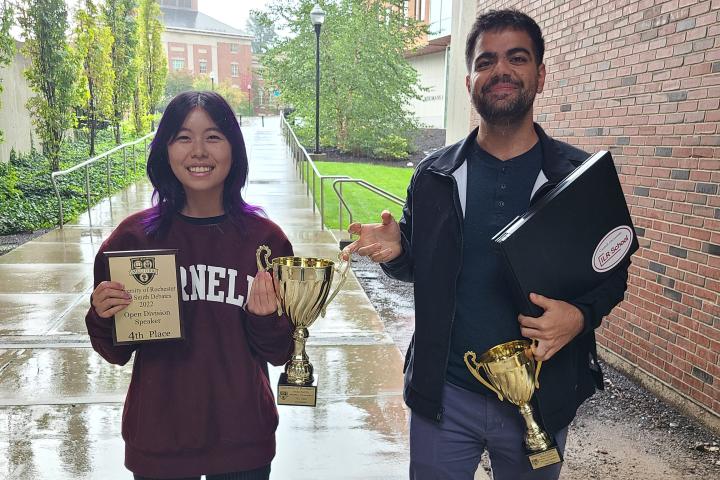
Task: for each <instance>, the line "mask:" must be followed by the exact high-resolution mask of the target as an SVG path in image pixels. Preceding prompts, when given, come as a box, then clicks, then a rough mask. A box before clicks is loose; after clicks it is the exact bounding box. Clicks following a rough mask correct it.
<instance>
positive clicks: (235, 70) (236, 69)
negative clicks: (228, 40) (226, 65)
mask: <svg viewBox="0 0 720 480" xmlns="http://www.w3.org/2000/svg"><path fill="white" fill-rule="evenodd" d="M230 75H232V76H233V77H239V76H240V65H238V64H237V63H234V62H233V63H231V64H230Z"/></svg>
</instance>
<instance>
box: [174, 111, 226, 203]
mask: <svg viewBox="0 0 720 480" xmlns="http://www.w3.org/2000/svg"><path fill="white" fill-rule="evenodd" d="M168 159H169V162H170V168H171V169H172V171H173V173H174V174H175V177H177V179H178V180H179V181H180V183H181V184H182V185H183V187H184V188H185V194H186V196H187V198H188V200H190V199H191V197H193V196H198V195H199V196H200V198H205V197H207V198H215V197H216V196H218V195H219V196H218V197H217V198H219V199H220V201H221V202H222V193H223V186H224V183H225V178H227V176H228V173H229V172H230V167H231V165H232V147H231V145H230V142H229V141H228V139H227V138H225V135H223V133H222V132H221V131H220V129H219V128H218V126H217V125H216V124H215V122H213V120H212V119H211V118H210V116H209V115H208V114H207V112H206V111H205V110H203V109H202V108H200V107H196V108H194V109H193V110H192V111H191V112H190V113H189V114H188V116H187V117H186V118H185V122H183V124H182V127H181V128H180V130H178V132H177V134H176V135H175V138H173V139H172V140H171V141H170V143H169V144H168Z"/></svg>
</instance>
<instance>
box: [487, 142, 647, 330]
mask: <svg viewBox="0 0 720 480" xmlns="http://www.w3.org/2000/svg"><path fill="white" fill-rule="evenodd" d="M493 241H494V242H495V243H496V245H497V246H498V247H499V249H500V252H501V254H502V256H503V257H504V261H505V265H506V267H507V269H506V270H507V274H508V281H509V283H510V288H511V289H512V290H513V295H514V297H515V302H516V305H517V307H518V309H519V311H520V312H521V313H522V314H524V315H529V316H533V317H539V316H541V315H542V313H543V311H542V309H541V308H540V307H538V306H537V305H535V304H534V303H532V302H531V301H530V299H529V295H530V293H531V292H534V293H539V294H540V295H543V296H546V297H548V298H554V299H557V300H564V301H572V300H574V299H576V298H578V297H580V296H582V295H583V294H585V293H587V292H589V291H590V290H592V289H593V288H595V287H597V286H599V285H600V284H601V283H602V282H603V281H604V280H605V279H606V278H607V277H608V276H609V275H611V274H612V273H613V271H614V270H615V269H616V268H618V266H619V264H620V263H621V262H622V261H623V260H624V259H626V258H628V257H629V256H630V255H632V254H633V253H634V252H635V251H636V250H637V249H638V240H637V235H636V234H635V228H634V226H633V223H632V219H631V218H630V212H629V211H628V207H627V203H626V202H625V196H624V195H623V191H622V188H621V186H620V180H619V179H618V176H617V171H616V170H615V165H614V163H613V160H612V156H611V155H610V152H606V151H601V152H598V153H596V154H594V155H592V156H591V157H590V158H588V159H587V160H585V161H584V162H583V163H582V164H581V165H579V166H578V167H577V168H576V169H575V170H574V171H573V172H572V173H570V175H568V176H567V177H566V178H565V179H563V180H562V181H561V182H560V183H558V184H557V185H556V186H555V187H554V188H552V189H551V190H549V191H548V192H547V193H546V194H545V195H543V196H542V197H540V198H539V199H538V200H537V201H535V202H534V203H533V204H532V205H531V206H530V208H529V209H528V211H527V212H525V213H524V214H523V215H522V216H520V217H517V218H515V219H514V220H513V221H512V222H510V223H509V224H508V225H506V226H505V228H503V229H502V230H500V231H499V232H498V233H497V234H496V235H495V236H494V237H493Z"/></svg>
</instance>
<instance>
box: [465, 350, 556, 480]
mask: <svg viewBox="0 0 720 480" xmlns="http://www.w3.org/2000/svg"><path fill="white" fill-rule="evenodd" d="M464 360H465V365H466V366H467V367H468V369H469V370H470V373H471V374H472V375H473V376H474V377H475V378H476V379H477V380H478V381H479V382H480V383H482V384H483V385H485V386H486V387H487V388H489V389H490V390H492V391H493V392H495V394H496V395H497V396H498V399H499V400H500V401H502V400H503V399H507V400H508V401H509V402H511V403H513V404H515V405H517V406H518V407H519V409H520V414H521V415H522V416H523V419H524V420H525V425H526V426H527V431H526V432H525V439H524V441H525V448H526V451H527V456H528V459H529V460H530V464H531V465H532V468H533V469H537V468H541V467H544V466H547V465H553V464H555V463H559V462H561V461H562V455H561V454H560V451H559V450H558V449H557V447H556V445H555V444H554V442H553V440H552V438H551V437H550V435H548V434H547V432H545V431H544V430H542V429H541V428H540V426H539V425H538V424H537V422H536V421H535V418H534V417H533V409H532V405H531V404H530V399H531V398H532V396H533V394H534V393H535V389H536V388H540V383H539V375H540V367H541V366H542V362H536V361H535V357H534V356H533V352H532V342H530V341H529V340H513V341H511V342H507V343H503V344H500V345H496V346H495V347H493V348H491V349H489V350H488V351H486V352H485V353H483V354H482V355H480V358H479V359H477V358H476V355H475V352H472V351H469V352H466V353H465V358H464ZM483 371H484V372H485V375H487V378H488V380H489V381H488V380H486V379H485V378H484V377H483V375H482V372H483Z"/></svg>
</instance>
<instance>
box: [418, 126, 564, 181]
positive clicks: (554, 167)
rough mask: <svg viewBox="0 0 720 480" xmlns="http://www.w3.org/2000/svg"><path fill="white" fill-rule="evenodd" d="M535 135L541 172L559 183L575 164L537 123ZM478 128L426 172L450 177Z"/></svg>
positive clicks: (463, 161) (464, 158) (445, 153)
mask: <svg viewBox="0 0 720 480" xmlns="http://www.w3.org/2000/svg"><path fill="white" fill-rule="evenodd" d="M533 127H534V128H535V133H537V136H538V138H539V139H540V147H541V149H542V153H543V159H542V162H543V163H542V170H543V173H544V174H545V176H546V177H547V179H548V180H549V181H551V182H559V181H560V180H562V179H563V178H564V177H565V176H566V175H567V174H568V173H570V172H571V171H573V169H574V168H575V163H573V161H572V160H571V158H570V157H569V155H568V152H567V151H566V150H565V149H563V148H562V147H561V145H560V144H559V143H558V142H557V141H556V140H554V139H552V138H550V136H548V134H546V133H545V130H543V129H542V127H541V126H540V125H538V124H537V123H533ZM479 128H480V127H476V128H475V129H474V130H473V131H472V132H470V134H469V135H468V136H467V137H466V138H465V140H462V141H460V142H458V143H456V144H455V145H452V146H451V147H449V148H447V149H446V150H445V151H444V152H442V153H441V154H440V155H439V156H438V157H437V158H436V159H435V160H433V161H432V164H431V165H430V166H428V171H431V172H435V173H439V174H441V175H446V176H447V175H452V173H453V172H454V171H455V170H457V169H458V168H459V167H460V166H461V165H462V164H463V163H465V160H466V159H467V155H468V153H469V152H470V149H471V148H472V142H475V141H476V138H477V133H478V130H479Z"/></svg>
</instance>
